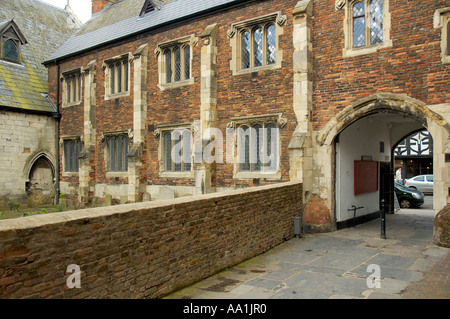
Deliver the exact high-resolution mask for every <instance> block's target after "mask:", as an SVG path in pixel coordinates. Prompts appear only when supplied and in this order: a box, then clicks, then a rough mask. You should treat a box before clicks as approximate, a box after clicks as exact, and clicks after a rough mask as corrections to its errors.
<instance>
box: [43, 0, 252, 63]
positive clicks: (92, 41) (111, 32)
mask: <svg viewBox="0 0 450 319" xmlns="http://www.w3.org/2000/svg"><path fill="white" fill-rule="evenodd" d="M249 1H251V0H247V1H243V0H164V1H161V0H153V3H154V4H155V6H156V10H154V11H151V12H149V13H147V14H145V15H144V16H140V13H141V10H142V8H143V5H144V4H145V0H119V1H118V2H116V3H111V4H109V5H108V6H106V7H105V8H104V9H103V10H102V11H101V12H99V13H97V14H95V15H94V16H93V17H92V18H91V19H90V20H89V21H88V22H87V23H86V24H85V25H84V26H83V27H82V28H81V29H80V30H79V31H78V32H77V33H76V34H74V35H73V36H72V37H71V38H70V39H69V40H67V41H66V42H65V43H64V44H63V45H62V46H61V47H60V48H59V49H58V50H57V51H56V52H55V53H54V54H52V55H51V56H49V57H48V58H47V61H46V62H51V61H53V60H55V59H57V60H58V59H63V58H67V57H70V56H73V55H76V54H78V53H81V52H84V51H87V50H89V49H93V48H95V47H99V46H102V45H106V44H108V43H111V42H114V41H117V40H120V39H124V38H127V37H129V36H133V35H135V34H139V33H141V32H144V31H148V30H152V29H156V28H158V27H161V26H164V25H167V24H170V23H173V22H176V21H180V20H183V19H187V18H190V17H193V16H196V15H199V14H202V13H206V12H210V11H213V10H218V9H220V8H223V7H226V6H230V5H233V4H237V3H244V2H249Z"/></svg>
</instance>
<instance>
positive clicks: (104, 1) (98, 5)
mask: <svg viewBox="0 0 450 319" xmlns="http://www.w3.org/2000/svg"><path fill="white" fill-rule="evenodd" d="M91 1H92V14H93V15H94V14H96V13H97V12H100V11H102V10H103V9H104V8H105V7H106V6H107V5H108V4H110V3H114V2H116V1H117V0H91Z"/></svg>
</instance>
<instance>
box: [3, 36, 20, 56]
mask: <svg viewBox="0 0 450 319" xmlns="http://www.w3.org/2000/svg"><path fill="white" fill-rule="evenodd" d="M2 58H3V59H4V60H8V61H12V62H19V48H18V44H17V43H16V42H15V41H14V40H11V39H8V40H6V41H5V42H4V43H3V48H2Z"/></svg>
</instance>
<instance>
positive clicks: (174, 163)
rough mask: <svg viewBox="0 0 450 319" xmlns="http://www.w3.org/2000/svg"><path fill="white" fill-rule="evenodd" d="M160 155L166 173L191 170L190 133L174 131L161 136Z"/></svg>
mask: <svg viewBox="0 0 450 319" xmlns="http://www.w3.org/2000/svg"><path fill="white" fill-rule="evenodd" d="M162 154H163V159H164V170H165V171H166V172H187V171H190V170H191V161H192V159H191V132H190V131H189V130H188V129H175V130H171V131H165V132H164V133H163V134H162Z"/></svg>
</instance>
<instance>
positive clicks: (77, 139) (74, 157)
mask: <svg viewBox="0 0 450 319" xmlns="http://www.w3.org/2000/svg"><path fill="white" fill-rule="evenodd" d="M70 142H74V144H73V146H72V147H71V149H70V154H68V153H67V151H68V148H67V147H66V145H67V144H66V143H70ZM77 145H78V146H79V148H77ZM82 150H83V142H82V140H81V136H65V137H63V138H62V151H63V159H64V160H63V162H62V165H63V176H74V175H78V173H79V169H80V162H79V159H78V158H79V156H80V154H81V151H82ZM73 152H74V153H75V154H73ZM68 156H70V158H68ZM68 162H69V163H70V162H71V163H72V164H75V166H76V169H73V170H72V168H71V167H68Z"/></svg>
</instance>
